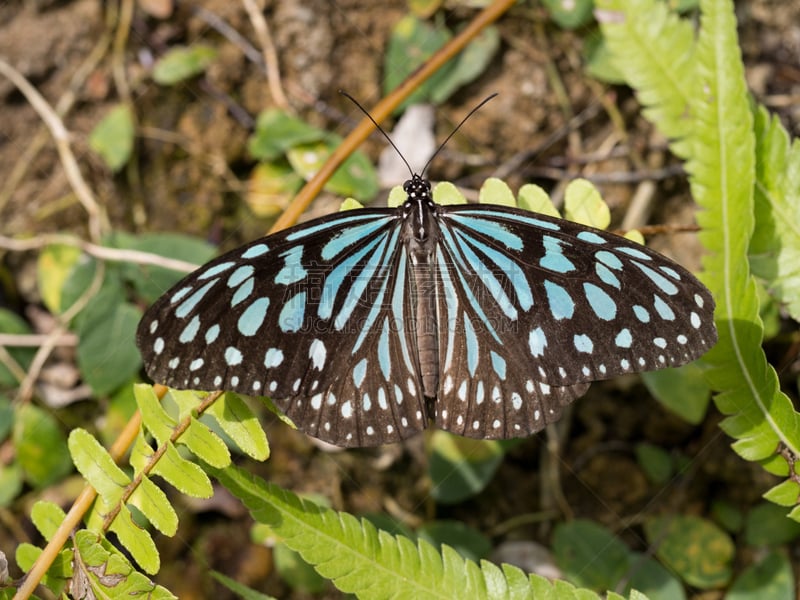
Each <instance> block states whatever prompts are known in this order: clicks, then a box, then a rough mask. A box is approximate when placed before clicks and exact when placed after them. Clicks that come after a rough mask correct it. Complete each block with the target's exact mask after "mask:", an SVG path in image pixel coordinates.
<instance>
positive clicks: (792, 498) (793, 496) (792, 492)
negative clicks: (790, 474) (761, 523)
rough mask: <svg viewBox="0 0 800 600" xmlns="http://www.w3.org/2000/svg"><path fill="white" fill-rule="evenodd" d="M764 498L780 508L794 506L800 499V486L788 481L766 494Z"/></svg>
mask: <svg viewBox="0 0 800 600" xmlns="http://www.w3.org/2000/svg"><path fill="white" fill-rule="evenodd" d="M764 498H766V499H767V500H769V501H770V502H774V503H775V504H779V505H780V506H794V505H795V504H797V500H798V498H800V484H799V483H797V482H796V481H792V480H791V479H787V480H786V481H782V482H781V483H779V484H778V485H776V486H775V487H773V488H772V489H771V490H769V491H768V492H766V493H765V494H764Z"/></svg>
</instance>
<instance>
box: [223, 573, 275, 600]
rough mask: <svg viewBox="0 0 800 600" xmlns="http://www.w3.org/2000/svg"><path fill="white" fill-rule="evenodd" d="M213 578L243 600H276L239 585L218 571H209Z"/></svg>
mask: <svg viewBox="0 0 800 600" xmlns="http://www.w3.org/2000/svg"><path fill="white" fill-rule="evenodd" d="M209 574H210V575H211V577H213V578H214V579H216V580H217V581H218V582H219V583H220V584H222V585H224V586H225V587H226V588H228V589H229V590H230V591H232V592H233V593H234V594H236V595H237V596H239V597H240V598H243V600H276V599H275V598H274V597H273V596H268V595H266V594H262V593H261V592H257V591H256V590H254V589H252V588H249V587H247V586H246V585H244V584H241V583H239V582H238V581H236V580H235V579H231V578H230V577H226V576H225V575H223V574H222V573H220V572H218V571H213V570H212V571H209Z"/></svg>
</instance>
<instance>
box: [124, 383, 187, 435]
mask: <svg viewBox="0 0 800 600" xmlns="http://www.w3.org/2000/svg"><path fill="white" fill-rule="evenodd" d="M133 395H134V396H135V397H136V404H137V405H138V406H139V411H140V412H141V413H142V422H143V423H144V426H145V427H146V428H147V430H148V431H149V432H150V433H152V434H153V436H154V437H155V438H156V441H157V442H158V444H159V445H163V444H164V443H165V442H167V441H169V439H170V438H171V437H172V434H173V433H174V431H175V427H176V426H177V424H178V422H177V421H176V420H175V419H173V418H172V417H171V416H170V415H169V414H168V413H167V411H165V410H164V407H163V406H161V402H160V401H159V399H158V396H156V393H155V392H154V391H153V388H152V387H151V386H149V385H146V384H137V385H135V386H134V388H133Z"/></svg>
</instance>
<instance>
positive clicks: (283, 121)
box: [247, 108, 326, 161]
mask: <svg viewBox="0 0 800 600" xmlns="http://www.w3.org/2000/svg"><path fill="white" fill-rule="evenodd" d="M325 136H326V134H325V132H324V131H323V130H321V129H319V128H317V127H313V126H312V125H309V124H308V123H306V122H305V121H303V120H301V119H298V118H297V117H295V116H292V115H290V114H288V113H286V112H284V111H282V110H279V109H277V108H271V109H269V110H265V111H264V112H262V113H261V114H259V115H258V119H257V120H256V127H255V131H254V132H253V135H252V136H250V139H249V140H248V142H247V149H248V151H249V152H250V155H251V156H252V157H253V158H255V159H257V160H262V161H272V160H275V159H276V158H278V157H280V156H282V155H284V154H285V153H286V152H287V151H288V150H290V149H291V148H294V147H295V146H300V145H303V144H310V143H312V142H319V141H321V140H323V139H324V138H325Z"/></svg>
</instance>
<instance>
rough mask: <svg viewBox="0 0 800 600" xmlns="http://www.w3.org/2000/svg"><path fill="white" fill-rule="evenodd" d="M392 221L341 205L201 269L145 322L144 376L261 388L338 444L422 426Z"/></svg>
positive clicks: (401, 252) (141, 337) (308, 428)
mask: <svg viewBox="0 0 800 600" xmlns="http://www.w3.org/2000/svg"><path fill="white" fill-rule="evenodd" d="M398 218H399V216H398V212H397V211H396V210H389V209H386V210H373V211H366V210H365V211H358V212H347V213H340V214H338V215H334V216H333V217H327V218H325V219H322V220H319V221H316V222H314V223H313V224H311V225H306V226H299V227H296V228H293V229H291V230H287V231H285V232H281V233H279V234H276V235H273V236H269V237H267V238H264V239H262V240H258V241H256V242H253V243H251V244H248V245H247V246H243V247H242V248H238V249H236V250H234V251H232V252H229V253H228V254H226V255H224V256H222V257H220V258H218V259H216V260H214V261H213V262H211V263H209V264H207V265H205V266H203V267H201V268H200V269H198V270H197V271H195V272H194V273H192V274H191V275H189V276H188V277H187V278H185V279H184V280H183V281H181V282H180V283H178V284H177V285H176V286H175V287H173V288H172V289H171V290H169V291H168V292H167V293H166V294H164V296H162V297H161V298H160V299H159V300H158V301H157V302H156V303H155V304H154V305H153V306H152V307H151V308H150V309H149V310H148V311H147V313H146V315H145V317H144V318H143V319H142V322H141V324H140V326H139V330H138V333H137V343H138V345H139V347H140V348H141V349H142V353H143V355H144V358H145V365H146V368H147V372H148V375H150V377H152V378H153V380H155V381H158V382H162V383H164V384H165V385H168V386H170V387H176V388H180V389H185V388H192V389H206V390H212V389H225V390H232V391H236V392H239V393H244V394H250V395H269V396H271V397H272V398H273V399H274V402H275V404H276V405H278V407H279V408H281V409H282V410H284V411H285V412H286V414H287V416H289V418H291V419H292V420H293V421H294V422H296V423H297V424H298V426H299V427H300V429H302V430H303V431H305V432H306V433H309V434H311V435H314V436H315V437H318V438H320V439H323V440H326V441H329V442H331V443H335V444H339V445H344V446H360V445H375V444H380V443H386V442H392V441H398V440H400V439H403V438H405V437H408V436H409V435H412V434H413V433H416V432H417V431H419V430H421V429H423V428H424V427H425V424H426V423H425V421H426V417H425V413H424V408H423V407H424V402H423V398H422V397H421V391H420V390H421V383H420V378H419V373H418V367H417V363H416V360H415V349H414V347H413V344H414V341H413V336H410V335H409V332H410V328H409V327H404V324H403V323H404V320H410V317H409V315H410V314H413V312H411V311H412V307H411V305H410V298H411V297H412V296H411V295H410V294H408V293H407V290H406V287H407V286H408V284H409V282H408V275H407V271H406V269H405V267H404V263H405V256H406V251H405V248H404V247H403V246H402V245H401V244H400V241H399V234H398V231H399V228H398V227H397V225H396V222H397V220H398Z"/></svg>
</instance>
